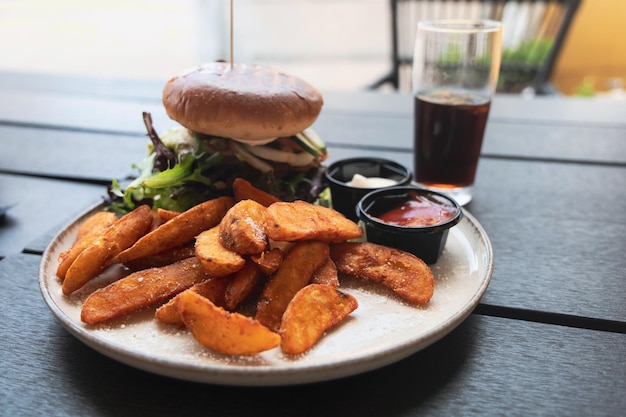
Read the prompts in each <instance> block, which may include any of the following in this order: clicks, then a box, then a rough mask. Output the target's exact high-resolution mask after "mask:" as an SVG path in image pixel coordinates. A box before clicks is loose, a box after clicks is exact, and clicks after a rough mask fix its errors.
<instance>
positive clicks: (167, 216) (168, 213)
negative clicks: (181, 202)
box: [157, 208, 180, 224]
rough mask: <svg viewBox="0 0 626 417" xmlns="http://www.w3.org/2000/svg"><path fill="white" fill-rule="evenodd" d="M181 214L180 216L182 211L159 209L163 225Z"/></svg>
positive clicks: (158, 213)
mask: <svg viewBox="0 0 626 417" xmlns="http://www.w3.org/2000/svg"><path fill="white" fill-rule="evenodd" d="M179 214H180V211H174V210H166V209H164V208H158V209H157V216H158V217H159V220H160V221H161V224H163V223H166V222H168V221H170V220H172V219H173V218H174V217H176V216H178V215H179Z"/></svg>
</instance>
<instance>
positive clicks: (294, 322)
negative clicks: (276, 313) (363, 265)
mask: <svg viewBox="0 0 626 417" xmlns="http://www.w3.org/2000/svg"><path fill="white" fill-rule="evenodd" d="M358 306H359V303H358V302H357V300H356V298H354V297H353V296H352V295H350V294H345V293H343V292H341V291H338V290H337V289H335V288H333V287H329V286H328V285H323V284H309V285H307V286H306V287H304V288H302V289H301V290H300V291H298V292H297V293H296V295H295V296H294V297H293V299H292V300H291V302H290V303H289V305H288V306H287V309H286V310H285V313H284V314H283V319H282V322H281V325H280V330H279V334H280V335H281V343H280V347H281V349H282V351H283V352H284V353H287V354H291V355H297V354H300V353H304V352H306V351H307V350H309V349H310V348H311V347H313V345H315V344H316V343H317V341H318V340H319V339H320V338H321V337H322V336H323V335H324V332H325V331H326V330H328V329H330V328H331V327H334V326H336V325H337V324H339V323H340V322H341V321H342V320H343V319H344V318H345V317H346V316H348V315H349V314H350V313H352V312H353V311H354V310H356V309H357V307H358Z"/></svg>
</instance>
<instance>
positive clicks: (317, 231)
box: [266, 201, 363, 242]
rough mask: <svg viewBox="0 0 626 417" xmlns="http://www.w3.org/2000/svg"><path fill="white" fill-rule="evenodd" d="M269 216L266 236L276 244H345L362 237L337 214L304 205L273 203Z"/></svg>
mask: <svg viewBox="0 0 626 417" xmlns="http://www.w3.org/2000/svg"><path fill="white" fill-rule="evenodd" d="M267 212H268V215H269V216H268V219H267V227H266V233H267V236H268V237H269V238H270V239H273V240H277V241H297V240H322V241H326V242H343V241H346V240H349V239H354V238H358V237H361V236H362V235H363V231H362V230H361V228H360V227H359V226H358V225H357V224H356V223H354V222H353V221H351V220H349V219H347V218H346V217H344V215H343V214H341V213H339V212H338V211H335V210H333V209H330V208H327V207H322V206H318V205H315V204H311V203H307V202H305V201H294V202H292V203H286V202H278V203H274V204H272V205H271V206H269V207H268V208H267Z"/></svg>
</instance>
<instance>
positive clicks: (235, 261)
mask: <svg viewBox="0 0 626 417" xmlns="http://www.w3.org/2000/svg"><path fill="white" fill-rule="evenodd" d="M195 250H196V258H198V260H200V263H201V264H202V266H203V267H204V270H205V271H206V272H207V273H208V274H209V275H210V276H212V277H223V276H226V275H230V274H232V273H234V272H237V271H239V270H240V269H241V268H243V266H244V264H245V263H246V260H245V259H244V258H243V256H241V255H240V254H238V253H237V252H234V251H232V250H230V249H226V248H225V247H224V246H223V245H222V243H221V242H220V227H219V225H217V226H215V227H213V228H211V229H209V230H205V231H204V232H202V233H200V234H199V235H198V237H197V238H196V248H195Z"/></svg>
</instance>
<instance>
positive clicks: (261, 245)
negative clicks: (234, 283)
mask: <svg viewBox="0 0 626 417" xmlns="http://www.w3.org/2000/svg"><path fill="white" fill-rule="evenodd" d="M266 217H267V208H266V207H265V206H263V205H261V204H259V203H257V202H255V201H253V200H242V201H239V202H238V203H236V204H235V205H234V206H232V207H231V208H230V209H229V210H228V211H227V212H226V214H225V215H224V218H223V219H222V221H221V222H220V242H221V243H222V245H223V246H224V247H225V248H227V249H230V250H232V251H235V252H238V253H240V254H242V255H252V254H257V253H261V252H263V251H264V250H265V248H266V247H267V235H266V234H265V223H266V220H265V219H266Z"/></svg>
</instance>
